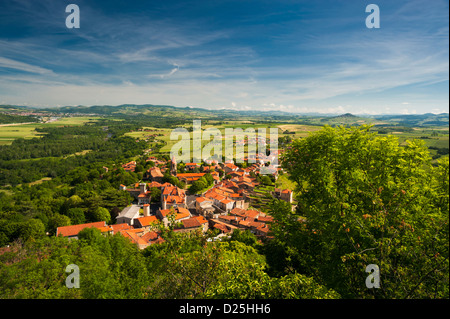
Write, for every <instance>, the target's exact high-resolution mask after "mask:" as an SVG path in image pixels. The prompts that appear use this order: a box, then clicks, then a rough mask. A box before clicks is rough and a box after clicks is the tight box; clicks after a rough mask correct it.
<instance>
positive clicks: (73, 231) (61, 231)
mask: <svg viewBox="0 0 450 319" xmlns="http://www.w3.org/2000/svg"><path fill="white" fill-rule="evenodd" d="M105 226H106V222H104V221H101V222H95V223H87V224H79V225H72V226H61V227H58V228H57V229H56V236H59V235H62V236H64V237H69V236H76V235H78V233H79V232H80V231H82V230H83V229H85V228H91V227H95V228H100V227H105Z"/></svg>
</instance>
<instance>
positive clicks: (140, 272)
mask: <svg viewBox="0 0 450 319" xmlns="http://www.w3.org/2000/svg"><path fill="white" fill-rule="evenodd" d="M163 236H164V238H165V242H164V243H162V244H155V245H151V246H149V247H148V248H146V249H145V250H143V251H140V250H139V249H138V248H137V247H136V245H134V244H132V243H131V242H130V241H129V240H128V239H126V238H125V237H123V236H122V235H120V234H117V235H108V236H103V235H101V234H100V232H99V231H98V230H97V229H95V228H88V229H85V230H83V231H81V232H80V234H79V240H77V241H68V240H67V239H66V238H56V237H44V238H42V239H38V240H34V241H28V242H26V243H21V242H15V243H14V244H13V245H11V247H10V249H9V251H8V252H7V253H3V254H1V255H0V288H1V289H0V297H1V298H89V299H93V298H131V299H134V298H337V297H339V295H338V294H337V293H336V292H334V291H333V290H330V289H327V288H325V287H323V286H322V285H320V284H318V283H317V282H315V281H314V280H313V279H312V278H308V277H306V276H304V275H300V274H289V275H286V276H281V277H271V276H269V275H268V274H267V272H266V267H267V264H266V262H265V258H264V256H263V255H261V254H260V253H259V252H258V251H257V250H256V249H255V248H253V247H251V246H248V245H246V244H245V243H243V242H240V241H239V240H236V239H235V238H232V239H231V240H229V241H224V242H207V241H206V238H205V237H204V236H203V235H201V234H198V233H190V234H182V233H174V232H172V231H168V232H166V233H165V234H163ZM250 236H253V235H250ZM69 264H76V265H77V266H78V267H79V274H80V288H79V289H68V288H67V287H66V286H65V280H66V278H67V276H68V274H67V273H65V269H66V267H67V265H69Z"/></svg>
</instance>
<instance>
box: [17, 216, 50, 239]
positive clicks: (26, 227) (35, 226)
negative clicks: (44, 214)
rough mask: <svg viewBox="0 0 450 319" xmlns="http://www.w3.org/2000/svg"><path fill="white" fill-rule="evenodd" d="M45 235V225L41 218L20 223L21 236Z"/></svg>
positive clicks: (32, 237)
mask: <svg viewBox="0 0 450 319" xmlns="http://www.w3.org/2000/svg"><path fill="white" fill-rule="evenodd" d="M44 235H45V226H44V224H43V223H42V221H41V220H39V219H34V218H32V219H30V220H29V221H27V222H24V223H22V224H21V225H20V238H22V239H24V240H28V239H38V238H40V237H42V236H44Z"/></svg>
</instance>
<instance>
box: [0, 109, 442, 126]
mask: <svg viewBox="0 0 450 319" xmlns="http://www.w3.org/2000/svg"><path fill="white" fill-rule="evenodd" d="M14 111H15V112H26V111H32V112H33V111H34V112H52V113H54V112H60V113H66V114H67V113H68V114H74V113H76V114H98V115H102V116H118V117H136V116H139V117H158V118H181V119H187V120H191V119H196V118H198V119H210V120H235V119H242V120H254V121H281V122H289V123H299V124H310V125H324V124H329V125H342V124H347V125H360V124H373V125H383V126H386V125H394V126H448V125H449V114H448V113H441V114H433V113H426V114H380V115H354V114H351V113H346V114H322V113H302V114H300V113H288V112H281V111H255V110H246V111H244V110H242V111H240V110H231V109H219V110H209V109H204V108H197V107H176V106H171V105H153V104H143V105H136V104H122V105H93V106H63V107H56V108H37V107H26V106H16V105H0V112H7V113H8V112H14Z"/></svg>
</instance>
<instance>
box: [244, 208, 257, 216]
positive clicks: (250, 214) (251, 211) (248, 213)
mask: <svg viewBox="0 0 450 319" xmlns="http://www.w3.org/2000/svg"><path fill="white" fill-rule="evenodd" d="M258 215H259V212H258V211H257V210H253V209H251V210H247V211H246V212H245V216H247V217H251V218H256V217H257V216H258Z"/></svg>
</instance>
